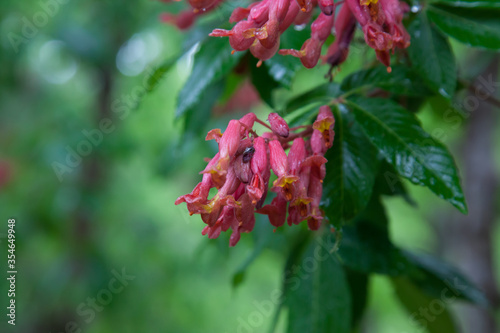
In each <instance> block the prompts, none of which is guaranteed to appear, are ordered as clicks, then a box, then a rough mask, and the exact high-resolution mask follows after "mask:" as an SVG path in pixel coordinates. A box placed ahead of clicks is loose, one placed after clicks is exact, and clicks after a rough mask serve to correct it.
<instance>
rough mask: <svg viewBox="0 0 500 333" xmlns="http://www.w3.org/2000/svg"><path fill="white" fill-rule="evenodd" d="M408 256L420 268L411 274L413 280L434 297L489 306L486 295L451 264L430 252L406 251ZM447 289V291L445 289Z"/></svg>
mask: <svg viewBox="0 0 500 333" xmlns="http://www.w3.org/2000/svg"><path fill="white" fill-rule="evenodd" d="M403 254H404V255H405V257H406V258H408V260H409V261H410V262H411V263H412V264H413V265H414V266H415V267H417V268H418V269H419V270H418V271H414V273H413V274H411V275H410V278H411V280H412V282H413V283H414V284H415V285H417V286H418V287H419V288H420V289H422V290H423V291H425V292H426V293H427V294H429V295H432V296H434V297H443V294H445V295H447V297H449V298H453V299H455V298H458V299H462V300H466V301H469V302H472V303H475V304H478V305H481V306H488V305H489V302H488V299H487V298H486V296H485V295H484V294H483V292H482V291H480V290H479V289H478V288H477V287H476V286H475V285H474V284H472V283H471V282H470V281H469V280H467V279H466V278H465V277H464V276H463V275H462V273H460V272H459V271H458V270H457V269H456V268H455V267H453V266H451V265H450V264H448V263H446V262H444V261H442V260H440V259H438V258H436V257H434V256H431V255H428V254H415V253H410V252H408V251H404V252H403ZM445 290H447V291H445Z"/></svg>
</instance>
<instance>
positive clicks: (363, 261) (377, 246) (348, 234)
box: [338, 195, 412, 276]
mask: <svg viewBox="0 0 500 333" xmlns="http://www.w3.org/2000/svg"><path fill="white" fill-rule="evenodd" d="M338 254H339V256H340V258H341V260H342V262H343V264H344V265H345V266H347V267H349V268H350V269H352V270H354V271H357V272H362V273H365V274H368V273H377V274H386V275H392V276H398V275H401V274H404V273H406V272H407V271H409V270H410V269H411V267H412V265H411V264H410V263H409V261H408V260H407V258H406V257H405V256H404V255H403V254H402V253H401V251H400V250H399V249H398V248H396V247H395V246H394V245H393V244H392V243H391V241H390V239H389V231H388V221H387V216H386V214H385V210H384V207H383V206H382V204H381V203H380V198H379V197H378V195H374V196H373V197H372V199H371V200H370V203H369V205H368V206H367V207H366V209H365V210H364V211H363V213H362V214H361V215H360V216H358V217H357V218H356V219H355V220H354V221H353V223H351V224H349V225H346V226H344V227H343V236H342V241H341V243H340V247H339V250H338Z"/></svg>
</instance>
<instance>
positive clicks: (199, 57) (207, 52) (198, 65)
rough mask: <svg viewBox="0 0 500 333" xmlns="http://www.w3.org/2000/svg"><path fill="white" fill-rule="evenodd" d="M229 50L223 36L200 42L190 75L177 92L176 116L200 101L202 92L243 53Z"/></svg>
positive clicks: (227, 70) (216, 80) (225, 73)
mask: <svg viewBox="0 0 500 333" xmlns="http://www.w3.org/2000/svg"><path fill="white" fill-rule="evenodd" d="M231 50H232V49H231V46H230V45H229V43H228V42H227V39H225V38H210V39H208V40H204V41H202V42H201V45H200V49H199V50H198V52H197V53H196V55H195V56H194V62H193V70H192V72H191V75H190V76H189V78H188V80H187V82H186V83H185V84H184V87H183V88H182V90H181V91H180V93H179V97H178V104H177V109H176V111H175V115H176V117H181V116H183V115H184V114H185V113H186V112H187V111H188V110H190V109H192V108H193V107H194V106H196V105H197V103H200V102H202V96H203V93H204V92H205V91H206V90H207V89H208V88H209V87H210V86H211V85H213V84H215V83H216V82H218V81H220V80H221V79H222V78H224V77H225V76H226V75H227V74H228V73H229V72H231V70H232V69H233V68H234V67H235V66H236V65H237V64H238V62H239V60H240V58H241V57H242V55H243V54H244V53H243V52H236V53H235V54H231Z"/></svg>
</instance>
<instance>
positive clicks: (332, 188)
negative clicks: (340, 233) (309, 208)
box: [323, 108, 379, 227]
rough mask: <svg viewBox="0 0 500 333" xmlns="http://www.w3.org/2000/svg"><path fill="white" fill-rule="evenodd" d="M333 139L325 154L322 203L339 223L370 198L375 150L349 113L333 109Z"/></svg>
mask: <svg viewBox="0 0 500 333" xmlns="http://www.w3.org/2000/svg"><path fill="white" fill-rule="evenodd" d="M335 119H336V121H335V140H334V144H333V147H332V148H330V149H329V150H328V152H327V153H326V155H325V157H326V159H327V160H328V163H327V164H326V177H325V179H324V183H323V184H324V190H323V206H324V210H325V214H326V216H327V217H328V219H329V221H330V222H331V223H333V224H334V225H335V226H337V227H339V226H341V225H342V224H343V223H344V222H346V221H349V220H351V219H353V218H354V217H355V216H356V215H357V214H358V213H360V212H361V211H362V210H363V209H364V208H365V206H366V205H367V204H368V201H369V200H370V196H371V193H372V189H373V185H374V183H375V176H376V174H377V172H378V165H379V161H378V159H377V151H376V149H375V147H374V146H373V145H372V144H371V143H370V141H369V140H368V139H367V138H366V136H365V134H364V133H363V131H362V129H361V127H360V126H359V125H358V124H356V123H355V122H354V121H353V118H352V117H351V115H350V114H349V113H348V112H347V110H345V108H343V112H335Z"/></svg>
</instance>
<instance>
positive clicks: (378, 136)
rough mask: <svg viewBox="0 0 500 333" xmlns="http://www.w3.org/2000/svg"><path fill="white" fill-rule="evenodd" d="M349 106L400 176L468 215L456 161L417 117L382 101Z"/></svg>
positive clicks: (355, 101)
mask: <svg viewBox="0 0 500 333" xmlns="http://www.w3.org/2000/svg"><path fill="white" fill-rule="evenodd" d="M347 104H348V105H349V107H350V109H351V110H352V113H353V114H354V116H355V118H356V122H357V123H358V124H360V125H361V127H362V128H363V130H364V132H365V133H366V135H367V136H368V138H369V139H370V141H371V142H372V143H373V144H374V145H375V146H376V147H377V148H378V149H379V151H380V153H382V154H383V155H384V157H385V158H386V160H387V161H388V162H389V163H391V164H392V165H393V166H394V167H395V169H396V170H397V171H398V173H399V174H400V175H401V176H403V177H405V178H407V179H409V180H410V181H411V182H413V183H414V184H418V185H422V186H427V187H428V188H429V189H430V190H431V191H432V192H434V193H435V194H436V195H437V196H439V197H440V198H443V199H445V200H446V201H448V202H450V203H451V204H452V205H454V206H455V207H456V208H458V209H459V210H460V211H461V212H463V213H466V212H467V206H466V203H465V198H464V194H463V191H462V188H461V185H460V178H459V175H458V171H457V168H456V165H455V162H454V160H453V157H452V156H451V154H450V153H449V151H448V149H447V148H446V147H445V146H444V145H443V144H442V143H440V142H438V141H436V140H435V139H434V138H432V137H431V136H430V135H429V134H428V133H426V132H425V131H424V130H423V129H422V127H421V126H420V123H419V121H418V120H417V118H416V117H415V115H413V114H412V113H410V112H408V111H407V110H405V109H403V108H402V107H401V106H399V105H398V104H396V103H394V102H392V101H390V100H385V99H379V98H370V99H368V98H362V97H352V98H350V99H349V101H348V103H347Z"/></svg>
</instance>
